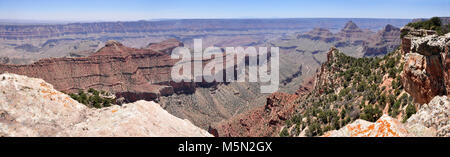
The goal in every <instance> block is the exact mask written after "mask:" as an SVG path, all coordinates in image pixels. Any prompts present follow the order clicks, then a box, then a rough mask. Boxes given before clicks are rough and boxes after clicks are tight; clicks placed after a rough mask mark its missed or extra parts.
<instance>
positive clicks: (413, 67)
mask: <svg viewBox="0 0 450 157" xmlns="http://www.w3.org/2000/svg"><path fill="white" fill-rule="evenodd" d="M402 31H403V32H406V33H407V35H405V36H404V38H403V39H402V51H403V52H402V53H403V54H404V60H405V66H404V67H403V72H402V75H401V77H402V83H403V85H404V87H405V90H406V91H407V92H408V93H410V94H411V95H412V96H413V97H414V99H415V101H416V102H418V103H421V104H424V103H428V102H429V101H430V100H431V99H432V98H434V97H435V96H437V95H447V96H448V95H449V94H450V93H449V92H448V91H449V90H450V79H449V78H450V76H449V74H450V71H449V70H450V58H449V57H448V48H449V45H450V34H446V35H444V36H437V35H435V32H433V31H427V30H414V29H413V28H410V27H405V28H404V29H403V30H402ZM430 34H431V35H430Z"/></svg>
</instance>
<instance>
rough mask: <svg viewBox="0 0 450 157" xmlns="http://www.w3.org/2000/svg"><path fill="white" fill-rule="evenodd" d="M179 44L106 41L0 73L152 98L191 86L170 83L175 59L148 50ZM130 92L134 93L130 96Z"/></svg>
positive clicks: (73, 89)
mask: <svg viewBox="0 0 450 157" xmlns="http://www.w3.org/2000/svg"><path fill="white" fill-rule="evenodd" d="M179 45H180V44H179V42H173V40H169V41H163V42H161V43H159V44H153V45H152V46H150V48H146V49H135V48H129V47H125V46H123V45H122V44H121V43H118V42H115V41H108V42H107V43H106V46H105V47H104V48H102V49H100V50H99V51H98V52H96V53H95V54H93V55H92V56H89V57H81V58H50V59H42V60H40V61H38V62H36V63H34V64H30V65H0V73H3V72H6V71H7V72H10V73H16V74H21V75H26V76H29V77H37V78H42V79H44V80H45V81H47V82H49V83H51V84H53V85H54V87H55V88H56V89H57V90H60V91H64V92H77V91H78V90H80V89H88V88H95V89H100V90H105V91H110V92H113V93H119V94H120V93H121V92H123V94H122V95H125V96H130V97H131V98H132V99H134V98H139V99H143V98H144V99H145V100H153V99H154V98H156V97H158V96H160V95H169V94H172V93H173V92H177V91H180V90H183V89H186V88H187V90H193V89H192V88H193V87H195V86H194V85H188V86H186V83H184V84H183V85H178V84H176V83H173V82H171V79H170V73H171V67H172V66H173V65H174V64H175V63H176V61H177V60H173V59H171V58H170V55H169V54H167V53H164V52H159V51H160V50H161V49H157V50H158V51H156V50H154V49H152V48H161V47H163V49H164V50H167V49H173V48H175V47H177V46H179ZM174 87H175V88H174ZM181 92H182V91H181ZM130 93H138V95H133V96H131V95H130ZM133 97H134V98H133Z"/></svg>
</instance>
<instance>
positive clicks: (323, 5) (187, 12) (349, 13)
mask: <svg viewBox="0 0 450 157" xmlns="http://www.w3.org/2000/svg"><path fill="white" fill-rule="evenodd" d="M449 8H450V0H308V1H303V0H0V19H13V20H55V21H58V20H59V21H135V20H152V19H205V18H407V19H411V18H429V17H433V16H450V9H449Z"/></svg>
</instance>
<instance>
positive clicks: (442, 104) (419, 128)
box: [323, 96, 450, 137]
mask: <svg viewBox="0 0 450 157" xmlns="http://www.w3.org/2000/svg"><path fill="white" fill-rule="evenodd" d="M449 114H450V100H449V99H448V98H447V97H446V96H442V97H441V96H436V97H434V98H433V100H431V102H430V103H428V104H424V105H423V106H422V107H421V108H420V110H419V111H418V112H417V113H416V114H414V115H412V116H411V117H410V118H409V119H408V120H407V122H406V123H401V122H399V121H398V120H397V119H395V118H392V117H390V116H388V115H383V116H382V117H381V118H380V119H378V120H377V121H376V122H374V123H372V122H368V121H365V120H361V119H359V120H356V121H355V122H353V123H351V124H348V125H346V126H345V127H343V128H341V129H339V130H333V131H329V132H327V133H326V134H325V135H323V136H324V137H409V136H416V137H435V136H438V137H450V118H449V117H448V115H449Z"/></svg>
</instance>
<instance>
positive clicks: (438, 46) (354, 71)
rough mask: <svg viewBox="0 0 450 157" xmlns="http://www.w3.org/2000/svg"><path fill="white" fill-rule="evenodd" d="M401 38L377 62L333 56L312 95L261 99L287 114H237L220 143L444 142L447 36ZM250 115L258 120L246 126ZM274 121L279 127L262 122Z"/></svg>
mask: <svg viewBox="0 0 450 157" xmlns="http://www.w3.org/2000/svg"><path fill="white" fill-rule="evenodd" d="M348 27H349V28H353V27H354V26H351V25H350V26H348ZM392 29H393V28H389V27H386V30H392ZM406 29H409V28H408V27H405V28H403V30H402V32H403V31H404V30H406ZM317 31H320V30H317ZM322 32H323V31H322ZM323 34H327V33H326V32H325V33H323ZM402 34H404V36H403V35H402V37H404V38H402V45H401V47H400V48H399V49H397V50H395V51H393V52H390V53H388V54H386V55H385V56H384V57H382V58H378V57H377V58H354V57H350V56H347V55H345V54H343V53H342V52H341V51H339V50H338V49H336V48H332V49H331V50H330V51H329V52H328V54H327V56H326V57H327V61H326V62H325V63H323V64H322V66H321V67H320V69H319V70H318V72H317V74H316V76H315V78H314V80H315V82H314V83H313V84H314V86H313V88H311V89H309V90H308V92H306V93H304V94H302V95H303V96H297V97H291V96H290V95H289V94H283V93H277V94H276V95H275V96H271V97H269V98H268V99H267V103H266V106H285V107H287V108H291V107H292V106H294V107H293V109H290V110H289V111H287V112H281V114H279V113H272V114H269V113H271V112H269V111H271V110H270V108H269V110H266V111H265V112H263V110H262V109H260V112H250V114H247V116H245V114H243V115H241V116H240V118H237V119H234V120H233V121H228V122H226V123H222V124H223V125H222V126H219V127H218V128H219V129H217V131H218V135H219V136H220V135H222V136H236V135H241V136H258V135H262V136H273V135H276V134H277V133H278V135H279V136H322V135H325V136H448V124H449V120H450V118H449V117H448V114H449V110H448V102H449V101H448V99H447V97H446V96H445V95H447V92H446V91H447V82H448V81H447V76H448V74H447V73H448V72H447V71H448V70H447V68H446V67H447V66H446V60H447V59H446V54H447V53H448V43H449V42H448V35H450V34H447V35H443V36H437V35H434V33H433V31H429V30H408V32H407V33H402ZM442 95H444V97H440V96H442ZM274 98H275V99H274ZM430 100H431V102H430ZM266 108H267V107H266ZM277 111H280V110H277ZM290 112H294V113H290ZM255 113H258V114H255ZM263 113H265V114H263ZM255 115H257V116H259V117H263V118H260V119H257V118H251V117H257V116H255ZM286 115H288V116H286ZM274 116H275V117H278V119H275V120H271V119H270V118H265V117H274ZM286 117H287V118H286ZM249 119H250V120H249ZM252 119H253V120H252ZM254 119H256V120H254ZM262 126H264V127H262ZM262 128H263V129H262ZM255 130H257V131H255ZM259 130H269V131H265V132H264V133H265V134H261V132H263V131H259ZM332 130H334V131H332ZM258 131H259V132H258ZM221 132H223V133H224V134H222V133H221ZM233 133H235V134H233ZM258 133H259V134H258Z"/></svg>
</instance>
